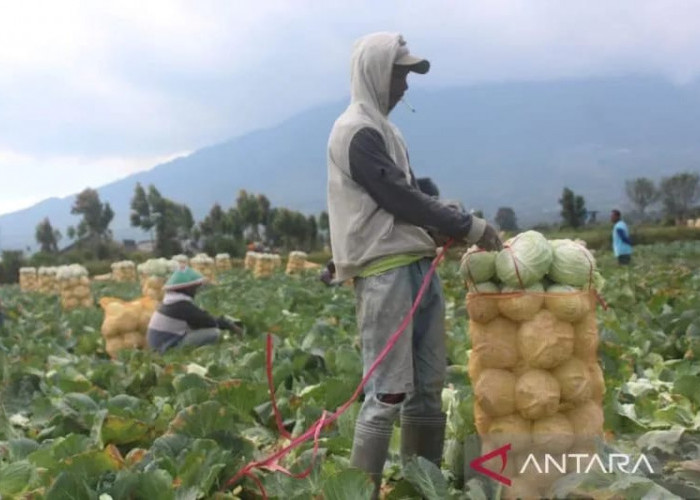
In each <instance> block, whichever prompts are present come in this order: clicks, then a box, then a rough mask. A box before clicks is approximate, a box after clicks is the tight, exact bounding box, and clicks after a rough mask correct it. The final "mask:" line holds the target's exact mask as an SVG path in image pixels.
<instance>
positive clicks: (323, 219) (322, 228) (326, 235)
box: [318, 210, 331, 245]
mask: <svg viewBox="0 0 700 500" xmlns="http://www.w3.org/2000/svg"><path fill="white" fill-rule="evenodd" d="M330 226H331V225H330V220H329V219H328V212H326V211H325V210H324V211H323V212H321V214H320V215H319V216H318V232H319V234H320V235H321V240H322V241H323V244H324V245H325V244H326V243H328V240H329V239H330Z"/></svg>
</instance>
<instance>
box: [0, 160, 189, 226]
mask: <svg viewBox="0 0 700 500" xmlns="http://www.w3.org/2000/svg"><path fill="white" fill-rule="evenodd" d="M190 153H191V152H190V151H181V152H176V153H172V154H168V155H159V156H131V157H127V156H123V157H116V156H114V157H100V158H93V157H80V156H50V157H46V156H43V157H42V156H30V155H27V154H23V153H18V152H16V151H12V150H9V149H2V148H0V177H2V178H3V179H11V187H12V189H11V191H10V190H7V192H5V191H3V196H1V197H0V198H1V199H2V201H1V202H0V215H2V214H3V213H7V212H12V211H14V210H20V209H22V208H25V207H27V206H30V205H32V204H33V203H36V202H38V201H41V200H42V199H45V198H49V197H64V196H68V195H71V194H73V193H75V192H77V191H80V190H82V189H84V188H86V187H97V186H101V185H104V184H106V183H109V182H112V181H115V180H117V179H120V178H123V177H126V176H128V175H130V174H133V173H135V172H140V171H143V170H147V169H149V168H151V167H153V166H155V165H158V164H161V163H165V162H168V161H171V160H174V159H175V158H179V157H183V156H187V155H188V154H190Z"/></svg>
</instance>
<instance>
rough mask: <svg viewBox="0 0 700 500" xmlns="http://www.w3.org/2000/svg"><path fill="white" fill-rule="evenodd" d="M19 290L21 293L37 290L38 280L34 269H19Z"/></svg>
mask: <svg viewBox="0 0 700 500" xmlns="http://www.w3.org/2000/svg"><path fill="white" fill-rule="evenodd" d="M19 288H20V290H22V291H23V292H36V291H37V290H38V289H39V280H38V278H37V274H36V267H22V268H20V270H19Z"/></svg>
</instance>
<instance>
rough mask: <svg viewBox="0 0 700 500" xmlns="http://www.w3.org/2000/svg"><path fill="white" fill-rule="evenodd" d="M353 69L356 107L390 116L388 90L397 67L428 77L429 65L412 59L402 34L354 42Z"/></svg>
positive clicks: (353, 96)
mask: <svg viewBox="0 0 700 500" xmlns="http://www.w3.org/2000/svg"><path fill="white" fill-rule="evenodd" d="M350 64H351V67H350V95H351V99H352V102H353V103H362V104H364V105H365V106H370V107H372V108H374V109H375V110H377V111H379V112H380V113H381V114H382V115H384V116H386V115H387V114H388V113H389V87H390V83H391V72H392V69H393V66H394V64H397V65H402V66H407V67H409V69H410V70H411V71H414V72H416V73H421V74H423V73H427V72H428V70H429V69H430V63H429V62H428V61H427V60H426V59H422V58H419V57H416V56H413V55H411V54H410V53H409V52H408V47H407V46H406V42H405V40H404V39H403V37H402V36H401V35H400V34H399V33H388V32H380V33H372V34H370V35H366V36H364V37H362V38H360V39H359V40H357V41H356V42H355V46H354V49H353V53H352V57H351V63H350Z"/></svg>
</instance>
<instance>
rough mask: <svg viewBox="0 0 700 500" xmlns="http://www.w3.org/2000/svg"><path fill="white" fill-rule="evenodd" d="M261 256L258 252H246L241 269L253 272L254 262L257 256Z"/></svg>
mask: <svg viewBox="0 0 700 500" xmlns="http://www.w3.org/2000/svg"><path fill="white" fill-rule="evenodd" d="M259 255H261V254H260V253H258V252H246V253H245V260H244V261H243V268H244V269H245V270H246V271H254V270H255V262H256V261H257V260H258V256H259Z"/></svg>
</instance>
